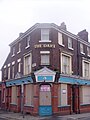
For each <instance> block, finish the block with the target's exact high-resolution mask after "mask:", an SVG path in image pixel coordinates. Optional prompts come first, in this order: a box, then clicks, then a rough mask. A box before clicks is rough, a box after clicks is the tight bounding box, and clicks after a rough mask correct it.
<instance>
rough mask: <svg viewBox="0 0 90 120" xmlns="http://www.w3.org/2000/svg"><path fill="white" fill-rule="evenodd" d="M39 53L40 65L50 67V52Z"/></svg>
mask: <svg viewBox="0 0 90 120" xmlns="http://www.w3.org/2000/svg"><path fill="white" fill-rule="evenodd" d="M40 53H41V65H50V55H49V53H50V51H40Z"/></svg>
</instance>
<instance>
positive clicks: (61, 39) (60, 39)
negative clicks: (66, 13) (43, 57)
mask: <svg viewBox="0 0 90 120" xmlns="http://www.w3.org/2000/svg"><path fill="white" fill-rule="evenodd" d="M58 44H60V45H62V46H64V43H63V37H62V34H61V33H59V32H58Z"/></svg>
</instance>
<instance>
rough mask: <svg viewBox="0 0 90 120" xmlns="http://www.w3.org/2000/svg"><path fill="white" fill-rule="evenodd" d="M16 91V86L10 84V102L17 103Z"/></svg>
mask: <svg viewBox="0 0 90 120" xmlns="http://www.w3.org/2000/svg"><path fill="white" fill-rule="evenodd" d="M17 91H18V89H17V86H12V93H11V94H12V95H11V104H16V105H17ZM13 92H14V93H13Z"/></svg>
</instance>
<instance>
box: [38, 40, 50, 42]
mask: <svg viewBox="0 0 90 120" xmlns="http://www.w3.org/2000/svg"><path fill="white" fill-rule="evenodd" d="M39 42H51V40H40V41H39Z"/></svg>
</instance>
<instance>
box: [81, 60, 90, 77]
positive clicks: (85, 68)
mask: <svg viewBox="0 0 90 120" xmlns="http://www.w3.org/2000/svg"><path fill="white" fill-rule="evenodd" d="M89 70H90V63H89V62H88V61H83V77H89V76H90V75H89Z"/></svg>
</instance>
